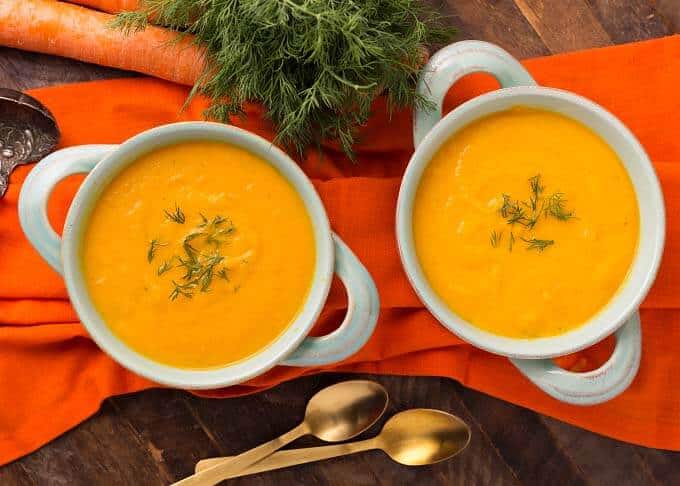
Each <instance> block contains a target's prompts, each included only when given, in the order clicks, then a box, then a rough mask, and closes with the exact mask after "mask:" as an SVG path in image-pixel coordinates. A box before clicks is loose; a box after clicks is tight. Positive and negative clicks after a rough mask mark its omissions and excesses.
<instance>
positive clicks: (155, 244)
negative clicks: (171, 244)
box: [146, 239, 168, 263]
mask: <svg viewBox="0 0 680 486" xmlns="http://www.w3.org/2000/svg"><path fill="white" fill-rule="evenodd" d="M167 245H168V244H167V243H161V242H160V241H158V240H155V239H154V240H151V241H150V242H149V249H148V250H147V252H146V259H147V261H148V262H149V263H151V262H152V261H153V257H154V256H156V251H157V250H158V248H159V247H161V246H167Z"/></svg>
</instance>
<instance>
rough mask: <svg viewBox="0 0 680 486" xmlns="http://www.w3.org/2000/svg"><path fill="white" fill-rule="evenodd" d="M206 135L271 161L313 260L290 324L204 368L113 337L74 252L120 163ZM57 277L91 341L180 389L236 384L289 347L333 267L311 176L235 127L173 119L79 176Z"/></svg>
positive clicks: (321, 296)
mask: <svg viewBox="0 0 680 486" xmlns="http://www.w3.org/2000/svg"><path fill="white" fill-rule="evenodd" d="M196 140H207V141H217V142H223V143H226V144H231V145H236V146H238V147H240V148H243V149H245V150H248V151H249V152H251V153H253V154H255V155H256V156H258V157H259V158H261V159H263V160H264V161H265V162H267V163H269V164H270V165H272V166H273V167H274V168H275V169H276V170H277V171H278V172H279V173H280V174H281V175H282V176H283V177H284V178H285V179H286V180H287V181H288V182H289V183H290V184H291V186H292V187H293V188H294V189H295V191H296V192H297V193H298V195H299V196H300V198H301V199H302V201H303V203H304V205H305V208H306V210H307V213H308V215H309V218H310V220H311V222H312V227H313V231H314V238H315V250H316V260H315V268H314V274H313V278H312V282H311V283H310V288H309V290H308V294H307V299H306V300H305V302H304V304H303V305H302V307H301V308H300V310H299V311H298V314H297V316H296V317H295V319H294V320H293V322H292V323H291V324H289V325H288V327H287V328H286V329H285V330H284V331H283V332H282V333H281V334H279V336H278V337H277V338H276V339H275V340H274V341H272V342H271V343H269V344H268V345H267V346H266V347H264V348H262V349H261V350H260V351H258V352H257V353H255V354H253V355H251V356H249V357H247V358H244V359H242V360H240V361H237V362H234V363H230V364H227V365H225V366H219V367H214V368H207V369H190V368H180V367H175V366H171V365H168V364H164V363H161V362H158V361H155V360H153V359H151V358H148V357H146V356H144V355H143V354H141V353H139V352H137V351H135V350H134V349H133V348H132V347H131V346H129V345H128V344H126V343H125V342H124V341H122V340H121V339H120V338H118V337H117V336H116V335H115V334H114V333H113V332H112V331H111V329H110V328H109V327H108V326H107V325H106V323H105V322H104V320H103V319H102V318H101V316H99V314H98V312H97V310H96V308H95V306H94V304H93V303H92V301H91V300H90V298H89V296H88V293H87V287H86V284H85V282H84V278H83V272H82V269H81V258H80V254H81V253H80V252H81V247H82V240H83V234H84V230H85V229H86V228H87V223H88V221H89V215H90V212H91V211H92V209H93V207H94V205H95V203H96V201H97V200H98V199H99V196H100V194H101V192H102V191H103V189H104V188H105V187H106V186H108V184H109V183H110V181H111V180H113V179H114V178H115V177H116V175H117V174H118V173H119V172H120V171H121V170H123V169H124V168H125V167H127V166H128V165H130V164H132V163H134V162H135V160H137V159H138V158H139V157H140V156H142V155H144V154H145V153H149V152H152V151H154V150H156V149H158V148H160V147H164V146H169V145H174V144H177V143H180V142H184V141H196ZM61 252H62V253H61V255H62V262H63V267H64V280H65V282H66V287H67V290H68V294H69V297H70V298H71V301H72V302H73V305H74V308H75V309H76V312H77V314H78V316H79V317H80V319H81V322H82V323H83V325H84V326H85V328H86V329H87V331H88V333H89V334H90V336H91V337H92V339H93V340H94V341H95V342H96V343H97V345H98V346H99V347H100V348H101V349H102V350H104V351H105V352H106V353H107V354H108V355H109V356H111V357H112V358H113V359H114V360H115V361H117V362H118V363H120V364H122V365H123V366H124V367H126V368H128V369H129V370H131V371H133V372H134V373H136V374H138V375H141V376H143V377H145V378H148V379H150V380H153V381H154V382H157V383H160V384H163V385H167V386H173V387H179V388H186V389H210V388H219V387H224V386H229V385H234V384H238V383H242V382H244V381H246V380H248V379H250V378H253V377H255V376H258V375H261V374H262V373H264V372H266V371H267V370H269V369H271V368H272V367H274V366H275V365H276V364H278V363H279V362H281V361H282V360H284V359H285V357H286V356H288V355H289V354H290V353H292V352H293V351H294V350H295V349H296V348H297V347H298V346H299V344H300V343H301V342H302V341H303V339H304V338H305V337H306V336H307V334H308V333H309V331H310V330H311V329H312V327H313V326H314V324H315V322H316V320H317V319H318V317H319V314H320V313H321V310H322V309H323V306H324V304H325V302H326V299H327V297H328V293H329V291H330V285H331V281H332V277H333V270H334V259H335V253H334V246H333V241H332V236H331V228H330V222H329V220H328V216H327V214H326V210H325V208H324V205H323V203H322V201H321V199H320V197H319V195H318V193H317V192H316V189H315V188H314V185H313V184H312V182H311V180H310V179H309V178H308V177H307V176H306V175H305V173H304V172H303V171H302V169H301V168H300V167H299V166H298V165H297V164H296V163H295V162H294V161H293V160H292V159H291V158H290V157H289V156H288V155H287V154H285V153H284V152H283V151H282V150H281V149H279V148H278V147H276V146H275V145H274V144H273V143H272V142H270V141H268V140H266V139H264V138H262V137H260V136H258V135H256V134H254V133H251V132H248V131H246V130H243V129H241V128H238V127H235V126H233V125H224V124H220V123H214V122H202V121H197V122H178V123H171V124H167V125H162V126H158V127H155V128H151V129H149V130H146V131H144V132H141V133H139V134H137V135H135V136H133V137H131V138H129V139H127V140H126V141H124V142H123V143H121V144H120V145H119V146H118V147H117V148H116V149H115V150H114V151H113V152H112V153H110V154H109V155H107V156H106V157H104V158H103V159H102V160H101V161H100V162H99V163H98V164H97V165H96V166H95V168H94V169H93V170H92V171H91V172H90V173H89V174H88V175H87V177H86V178H85V180H84V181H83V183H82V185H81V186H80V188H79V189H78V192H77V193H76V195H75V197H74V199H73V203H72V204H71V207H70V208H69V210H68V214H67V217H66V222H65V225H64V231H63V237H62V250H61Z"/></svg>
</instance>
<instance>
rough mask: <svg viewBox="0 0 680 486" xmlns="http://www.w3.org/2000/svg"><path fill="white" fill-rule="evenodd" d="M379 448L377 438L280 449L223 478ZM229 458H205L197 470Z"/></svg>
mask: <svg viewBox="0 0 680 486" xmlns="http://www.w3.org/2000/svg"><path fill="white" fill-rule="evenodd" d="M377 448H378V445H377V444H376V441H375V439H368V440H362V441H359V442H349V443H346V444H336V445H328V446H321V447H308V448H304V449H290V450H286V451H279V452H275V453H274V454H272V455H271V456H268V457H265V458H264V459H262V460H261V461H260V462H257V463H255V464H253V465H251V466H249V467H247V468H245V469H241V470H240V471H237V472H235V473H233V474H230V475H228V476H224V477H223V478H222V479H229V478H236V477H240V476H247V475H249V474H257V473H261V472H265V471H273V470H274V469H283V468H285V467H291V466H297V465H300V464H307V463H309V462H316V461H323V460H325V459H331V458H333V457H340V456H346V455H349V454H355V453H357V452H363V451H368V450H371V449H377ZM229 460H230V457H213V458H210V459H203V460H202V461H198V463H197V464H196V471H197V472H198V471H204V470H205V468H210V467H214V465H215V464H220V463H222V462H223V461H229Z"/></svg>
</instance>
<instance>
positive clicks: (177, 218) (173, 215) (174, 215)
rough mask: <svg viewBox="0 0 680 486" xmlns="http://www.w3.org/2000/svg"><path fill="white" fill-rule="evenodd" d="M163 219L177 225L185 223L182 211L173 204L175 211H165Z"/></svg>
mask: <svg viewBox="0 0 680 486" xmlns="http://www.w3.org/2000/svg"><path fill="white" fill-rule="evenodd" d="M164 213H165V217H166V218H168V219H169V220H170V221H174V222H175V223H177V224H184V222H185V221H186V217H185V216H184V211H182V209H181V208H180V207H179V206H178V205H177V204H175V210H174V211H172V212H170V211H168V210H167V209H166V210H165V211H164Z"/></svg>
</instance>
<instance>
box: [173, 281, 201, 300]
mask: <svg viewBox="0 0 680 486" xmlns="http://www.w3.org/2000/svg"><path fill="white" fill-rule="evenodd" d="M172 285H173V286H174V288H173V289H172V292H170V296H169V297H170V300H175V299H177V297H179V296H180V295H183V296H184V297H186V298H188V299H190V298H192V297H193V296H194V294H193V288H194V287H196V284H195V283H194V282H189V283H186V284H178V283H177V282H175V281H174V280H173V281H172Z"/></svg>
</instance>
